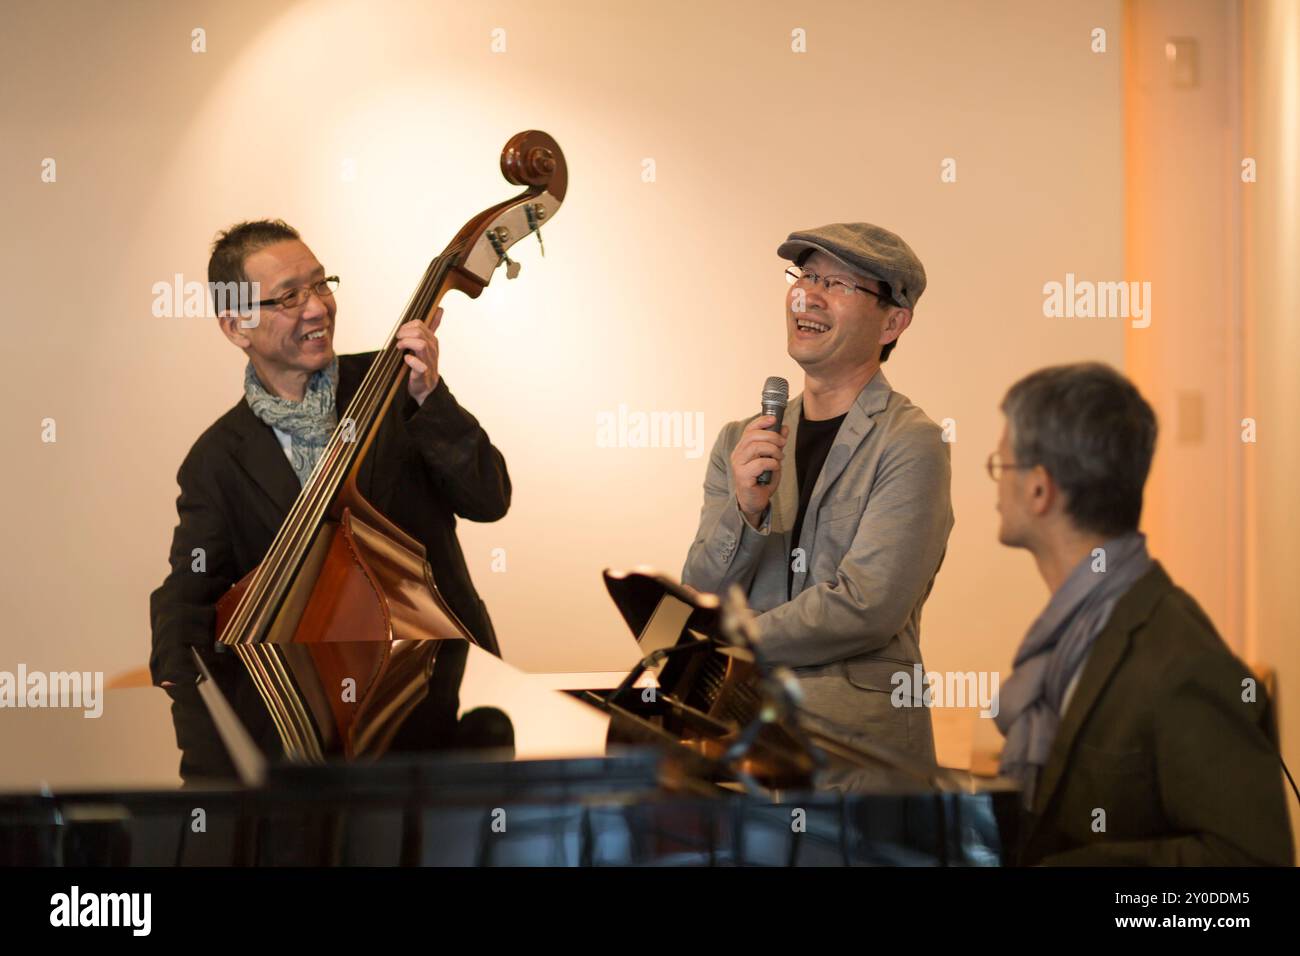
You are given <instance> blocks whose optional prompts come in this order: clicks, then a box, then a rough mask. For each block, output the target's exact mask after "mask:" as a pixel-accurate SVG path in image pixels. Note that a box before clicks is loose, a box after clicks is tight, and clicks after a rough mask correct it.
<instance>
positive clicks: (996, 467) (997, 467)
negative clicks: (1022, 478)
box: [984, 452, 1034, 481]
mask: <svg viewBox="0 0 1300 956" xmlns="http://www.w3.org/2000/svg"><path fill="white" fill-rule="evenodd" d="M1033 467H1034V466H1033V465H1018V464H1016V463H1015V462H1014V461H1003V460H1002V458H1001V456H999V455H998V453H997V452H993V453H992V454H990V455H989V458H988V461H986V462H984V470H985V471H987V472H988V473H989V477H990V478H992V479H993V480H994V481H997V480H998V479H999V478H1000V477H1002V472H1004V471H1006V470H1007V469H1008V468H1010V469H1012V470H1014V471H1024V470H1026V469H1029V468H1033Z"/></svg>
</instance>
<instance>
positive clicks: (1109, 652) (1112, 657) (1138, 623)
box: [1034, 561, 1174, 821]
mask: <svg viewBox="0 0 1300 956" xmlns="http://www.w3.org/2000/svg"><path fill="white" fill-rule="evenodd" d="M1173 587H1174V583H1173V581H1171V580H1170V579H1169V575H1168V574H1166V573H1165V569H1164V568H1163V567H1162V566H1161V564H1160V562H1159V561H1153V562H1152V563H1151V568H1150V569H1149V570H1148V571H1147V573H1146V574H1144V575H1142V577H1140V578H1138V579H1137V581H1136V582H1135V583H1134V585H1133V586H1132V587H1131V588H1129V590H1128V593H1127V594H1125V595H1124V596H1123V597H1121V598H1120V599H1119V601H1118V602H1116V604H1115V610H1114V611H1112V612H1111V615H1110V620H1109V621H1107V622H1106V626H1105V627H1104V628H1102V631H1101V633H1100V634H1098V635H1097V639H1096V640H1095V641H1094V642H1093V645H1092V650H1091V652H1090V653H1089V654H1088V658H1087V660H1086V661H1085V662H1084V665H1083V672H1082V673H1081V674H1080V675H1079V683H1078V685H1076V687H1075V689H1074V696H1073V697H1071V698H1070V703H1069V706H1067V707H1066V709H1065V714H1064V716H1063V717H1062V718H1061V725H1060V727H1059V728H1058V729H1057V732H1056V740H1054V741H1053V742H1052V751H1051V754H1050V755H1049V756H1048V758H1047V763H1046V765H1045V766H1044V767H1043V774H1042V777H1041V778H1040V779H1039V781H1038V785H1037V788H1036V792H1035V794H1034V811H1035V812H1034V819H1035V821H1037V820H1038V819H1039V818H1041V816H1042V811H1043V810H1044V809H1045V808H1046V807H1047V805H1048V802H1049V801H1050V800H1051V798H1052V794H1053V793H1055V792H1056V790H1057V788H1058V787H1059V786H1060V783H1061V780H1062V778H1063V776H1064V773H1065V768H1066V767H1067V766H1068V765H1069V758H1070V752H1071V751H1072V750H1073V749H1074V744H1075V739H1076V738H1077V737H1078V735H1079V730H1080V728H1082V727H1083V725H1084V723H1085V722H1086V721H1087V719H1088V716H1089V714H1091V713H1092V710H1093V708H1094V707H1095V706H1096V704H1097V698H1098V697H1099V696H1101V692H1102V691H1103V690H1105V689H1106V685H1107V684H1108V683H1109V682H1110V678H1111V675H1112V674H1114V672H1115V669H1116V668H1117V667H1119V665H1120V663H1121V662H1122V661H1123V660H1124V657H1125V655H1126V654H1127V652H1128V648H1129V643H1130V641H1131V639H1132V635H1133V632H1134V631H1136V630H1138V629H1139V628H1140V627H1142V625H1144V624H1145V623H1146V622H1147V620H1148V619H1149V618H1150V617H1151V615H1152V613H1154V611H1155V608H1156V605H1157V604H1159V603H1160V600H1161V598H1163V597H1164V596H1165V595H1166V594H1168V593H1169V592H1170V591H1172V590H1173Z"/></svg>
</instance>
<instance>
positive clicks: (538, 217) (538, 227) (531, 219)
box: [524, 203, 546, 257]
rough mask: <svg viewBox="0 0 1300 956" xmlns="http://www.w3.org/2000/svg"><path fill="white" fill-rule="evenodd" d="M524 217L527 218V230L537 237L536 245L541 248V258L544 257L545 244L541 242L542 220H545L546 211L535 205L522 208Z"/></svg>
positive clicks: (531, 204) (529, 204)
mask: <svg viewBox="0 0 1300 956" xmlns="http://www.w3.org/2000/svg"><path fill="white" fill-rule="evenodd" d="M524 215H525V216H527V217H528V228H529V230H531V231H532V232H533V233H535V234H536V235H537V244H538V245H539V246H541V247H542V256H543V257H545V256H546V243H544V242H542V220H543V219H545V218H546V209H545V208H544V207H542V206H540V205H538V204H536V203H528V204H527V205H526V206H524Z"/></svg>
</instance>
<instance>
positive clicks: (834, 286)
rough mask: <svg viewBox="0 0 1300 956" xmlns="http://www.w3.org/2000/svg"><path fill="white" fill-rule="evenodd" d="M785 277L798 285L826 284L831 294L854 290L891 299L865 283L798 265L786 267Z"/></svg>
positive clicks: (843, 294)
mask: <svg viewBox="0 0 1300 956" xmlns="http://www.w3.org/2000/svg"><path fill="white" fill-rule="evenodd" d="M785 279H786V281H787V282H789V283H790V284H791V285H797V284H798V283H800V282H806V283H807V284H809V285H819V284H820V285H822V286H825V288H826V291H827V292H828V293H830V294H831V295H838V296H850V295H852V294H853V293H854V292H865V293H866V294H867V295H874V296H875V297H876V298H877V299H879V300H880V301H881V302H884V303H889V302H890V301H891V300H890V299H888V298H886V297H885V296H883V295H881V294H880V293H879V292H876V291H875V290H874V289H868V288H867V287H866V286H864V285H854V284H853V283H852V282H845V281H844V280H843V279H836V278H834V277H832V276H819V275H818V274H817V273H815V272H809V271H808V270H807V269H801V268H799V267H798V266H791V267H790V268H789V269H786V270H785Z"/></svg>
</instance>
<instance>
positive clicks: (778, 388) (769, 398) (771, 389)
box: [763, 375, 790, 405]
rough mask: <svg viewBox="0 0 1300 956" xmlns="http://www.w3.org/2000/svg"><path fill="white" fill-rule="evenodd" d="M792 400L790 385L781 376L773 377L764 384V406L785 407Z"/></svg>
mask: <svg viewBox="0 0 1300 956" xmlns="http://www.w3.org/2000/svg"><path fill="white" fill-rule="evenodd" d="M789 399H790V383H789V382H787V381H786V380H785V379H783V378H781V376H779V375H773V376H772V377H771V378H769V379H768V380H767V381H766V382H764V383H763V404H765V405H785V404H786V402H788V401H789Z"/></svg>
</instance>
